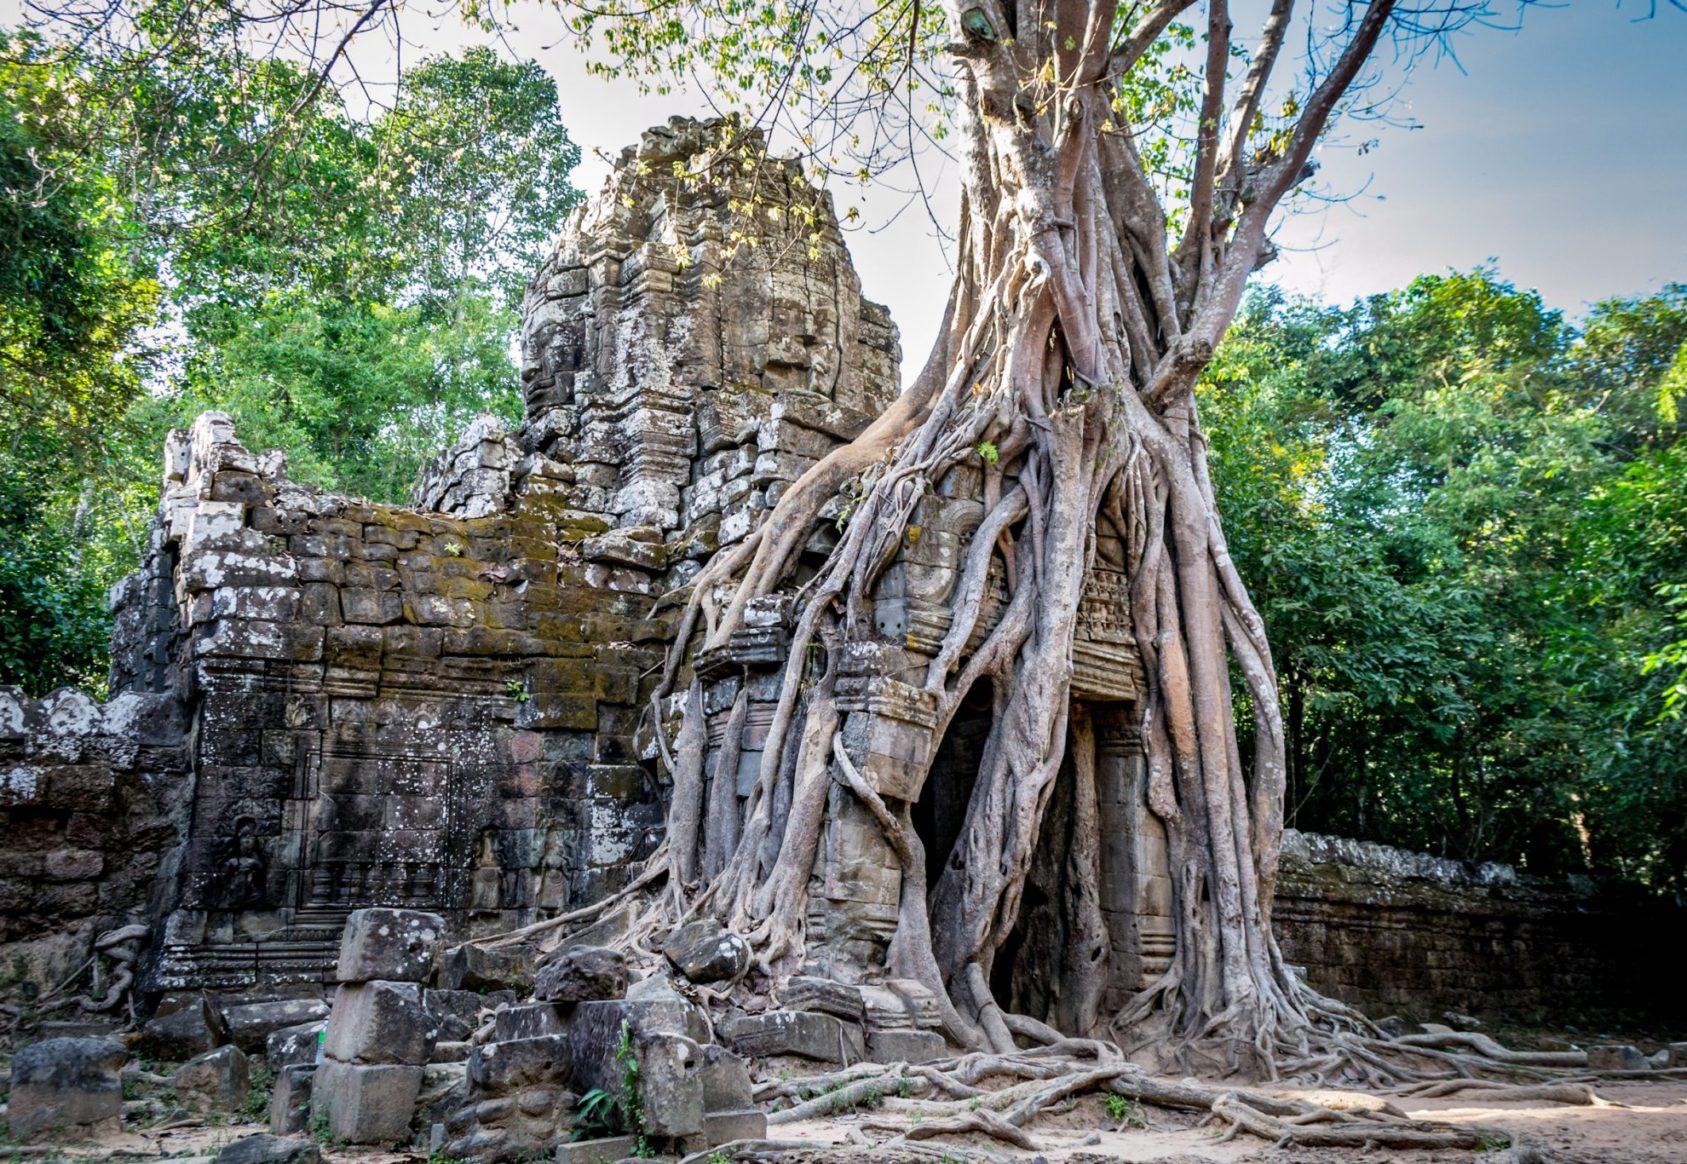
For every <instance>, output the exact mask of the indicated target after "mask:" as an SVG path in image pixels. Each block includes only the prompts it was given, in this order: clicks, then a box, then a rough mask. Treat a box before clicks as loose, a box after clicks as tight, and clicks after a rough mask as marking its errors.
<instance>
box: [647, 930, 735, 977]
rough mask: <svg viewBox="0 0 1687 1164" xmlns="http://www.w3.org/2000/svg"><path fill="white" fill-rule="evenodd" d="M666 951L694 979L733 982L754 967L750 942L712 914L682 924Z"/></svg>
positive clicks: (676, 966) (665, 946)
mask: <svg viewBox="0 0 1687 1164" xmlns="http://www.w3.org/2000/svg"><path fill="white" fill-rule="evenodd" d="M662 953H663V955H664V956H665V957H666V958H667V959H668V961H669V963H671V964H672V965H673V967H674V969H675V970H678V971H679V972H680V973H681V974H683V975H685V976H686V977H687V978H688V979H690V980H691V981H692V982H730V981H732V980H734V979H736V978H738V977H739V976H740V975H742V974H743V973H744V971H745V970H748V969H749V968H750V946H749V943H748V942H746V941H744V939H743V938H741V937H739V936H738V935H737V934H735V933H733V932H732V931H731V930H728V929H726V928H724V927H723V926H722V925H721V924H720V922H718V921H716V920H715V919H714V918H712V917H711V918H701V919H699V920H698V921H694V922H690V923H688V924H686V925H683V926H680V927H679V928H678V929H676V930H675V931H674V932H673V933H672V934H670V935H668V940H667V941H666V942H665V943H663V945H662Z"/></svg>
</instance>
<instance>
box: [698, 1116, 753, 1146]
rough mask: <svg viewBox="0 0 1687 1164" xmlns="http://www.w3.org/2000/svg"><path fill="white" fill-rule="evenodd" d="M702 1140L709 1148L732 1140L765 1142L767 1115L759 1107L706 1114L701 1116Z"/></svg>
mask: <svg viewBox="0 0 1687 1164" xmlns="http://www.w3.org/2000/svg"><path fill="white" fill-rule="evenodd" d="M703 1138H704V1139H705V1140H707V1141H708V1142H709V1147H711V1148H713V1147H716V1146H717V1145H720V1144H727V1143H731V1142H732V1141H733V1140H765V1139H766V1138H767V1113H766V1112H764V1111H762V1110H761V1109H760V1108H759V1107H746V1108H740V1109H738V1110H737V1111H711V1112H708V1113H706V1114H705V1115H704V1116H703Z"/></svg>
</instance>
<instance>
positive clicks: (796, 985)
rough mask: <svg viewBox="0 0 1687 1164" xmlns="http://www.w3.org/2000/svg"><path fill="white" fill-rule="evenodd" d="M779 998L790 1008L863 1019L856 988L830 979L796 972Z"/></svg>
mask: <svg viewBox="0 0 1687 1164" xmlns="http://www.w3.org/2000/svg"><path fill="white" fill-rule="evenodd" d="M780 998H781V1000H782V1001H783V1002H784V1004H785V1006H786V1008H787V1009H790V1010H817V1011H820V1012H821V1013H822V1014H829V1015H832V1016H833V1017H834V1018H841V1019H845V1020H847V1021H849V1022H855V1023H859V1022H864V1021H866V1018H867V1007H866V1004H864V1003H863V1002H862V1001H861V990H860V988H859V987H855V986H850V985H849V984H847V983H844V982H833V981H832V980H831V979H830V978H811V977H805V976H801V975H799V976H797V977H795V978H792V979H791V980H790V982H788V983H787V984H786V986H785V992H784V994H782V995H781V996H780Z"/></svg>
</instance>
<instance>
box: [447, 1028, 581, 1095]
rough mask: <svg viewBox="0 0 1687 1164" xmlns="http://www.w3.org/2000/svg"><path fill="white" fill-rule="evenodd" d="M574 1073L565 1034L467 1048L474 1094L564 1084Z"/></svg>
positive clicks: (571, 1050) (489, 1093) (501, 1093)
mask: <svg viewBox="0 0 1687 1164" xmlns="http://www.w3.org/2000/svg"><path fill="white" fill-rule="evenodd" d="M573 1075H574V1057H573V1049H572V1047H571V1045H570V1042H569V1039H568V1036H567V1035H563V1034H553V1035H541V1036H539V1037H538V1038H531V1039H511V1040H509V1041H507V1042H495V1043H483V1044H481V1045H480V1046H478V1047H476V1048H474V1050H472V1051H471V1052H469V1060H468V1081H469V1088H470V1091H471V1092H472V1093H473V1094H474V1095H477V1096H478V1095H507V1094H510V1093H511V1092H514V1091H518V1090H520V1089H522V1088H524V1087H532V1086H564V1085H566V1084H567V1083H568V1082H569V1080H570V1079H572V1078H573Z"/></svg>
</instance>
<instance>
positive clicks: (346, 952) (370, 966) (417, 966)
mask: <svg viewBox="0 0 1687 1164" xmlns="http://www.w3.org/2000/svg"><path fill="white" fill-rule="evenodd" d="M444 935H445V919H444V918H442V917H440V916H439V915H438V914H437V913H426V912H424V911H422V910H419V909H358V910H353V911H352V914H351V916H350V917H349V918H347V919H346V928H345V932H344V934H342V935H341V937H340V960H339V963H338V965H337V966H336V969H335V977H336V978H337V979H338V980H339V981H341V982H375V981H388V982H425V981H427V979H428V976H429V975H430V974H432V973H433V968H434V956H435V954H436V953H437V952H438V949H439V943H440V940H441V939H442V938H443V937H444Z"/></svg>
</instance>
